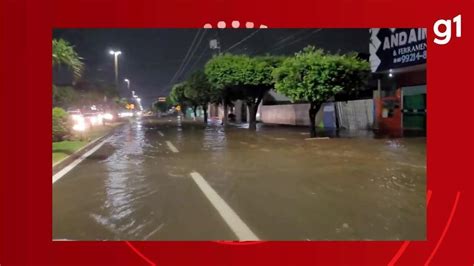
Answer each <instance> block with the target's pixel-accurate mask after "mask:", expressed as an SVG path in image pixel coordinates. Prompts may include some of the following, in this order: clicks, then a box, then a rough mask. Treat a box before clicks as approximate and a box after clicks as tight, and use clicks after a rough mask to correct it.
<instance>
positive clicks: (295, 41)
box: [270, 29, 322, 51]
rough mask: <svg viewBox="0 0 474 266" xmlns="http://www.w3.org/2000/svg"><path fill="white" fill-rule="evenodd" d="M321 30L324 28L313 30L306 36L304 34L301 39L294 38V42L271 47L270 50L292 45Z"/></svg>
mask: <svg viewBox="0 0 474 266" xmlns="http://www.w3.org/2000/svg"><path fill="white" fill-rule="evenodd" d="M321 30H322V29H317V30H313V31H312V32H311V33H309V34H308V35H305V36H303V37H301V38H299V39H296V40H294V41H292V42H290V43H288V44H285V45H280V46H279V47H275V48H273V49H271V50H270V51H276V50H280V49H281V48H283V47H287V46H290V45H292V44H295V43H297V42H299V41H302V40H304V39H306V38H308V37H309V36H311V35H313V34H315V33H318V32H320V31H321Z"/></svg>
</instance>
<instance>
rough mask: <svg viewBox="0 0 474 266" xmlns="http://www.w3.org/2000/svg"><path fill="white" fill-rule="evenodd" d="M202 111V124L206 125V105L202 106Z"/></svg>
mask: <svg viewBox="0 0 474 266" xmlns="http://www.w3.org/2000/svg"><path fill="white" fill-rule="evenodd" d="M202 110H203V112H204V124H207V105H203V106H202Z"/></svg>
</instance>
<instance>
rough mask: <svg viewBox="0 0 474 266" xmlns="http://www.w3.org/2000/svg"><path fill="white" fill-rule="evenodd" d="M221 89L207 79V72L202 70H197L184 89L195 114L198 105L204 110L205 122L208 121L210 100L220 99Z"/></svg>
mask: <svg viewBox="0 0 474 266" xmlns="http://www.w3.org/2000/svg"><path fill="white" fill-rule="evenodd" d="M219 92H220V91H219V90H218V89H216V88H215V87H213V86H212V85H211V84H210V83H209V81H208V80H207V76H206V74H204V72H202V71H198V72H195V73H193V74H192V75H191V77H190V78H189V79H188V81H187V86H186V87H185V89H184V96H185V97H186V99H188V101H189V102H190V103H191V104H192V107H193V111H194V115H195V116H196V109H197V107H198V106H201V107H202V110H203V112H204V123H207V106H208V104H209V103H210V102H216V101H218V99H219V97H220V94H219Z"/></svg>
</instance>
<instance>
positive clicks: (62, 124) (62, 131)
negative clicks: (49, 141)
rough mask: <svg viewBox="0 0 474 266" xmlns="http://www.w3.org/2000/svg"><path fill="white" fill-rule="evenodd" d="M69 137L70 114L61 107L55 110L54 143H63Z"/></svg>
mask: <svg viewBox="0 0 474 266" xmlns="http://www.w3.org/2000/svg"><path fill="white" fill-rule="evenodd" d="M68 135H69V127H68V114H67V112H66V111H64V109H62V108H60V107H54V108H53V141H61V140H64V139H65V138H66V136H68Z"/></svg>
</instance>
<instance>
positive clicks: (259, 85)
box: [205, 54, 282, 129]
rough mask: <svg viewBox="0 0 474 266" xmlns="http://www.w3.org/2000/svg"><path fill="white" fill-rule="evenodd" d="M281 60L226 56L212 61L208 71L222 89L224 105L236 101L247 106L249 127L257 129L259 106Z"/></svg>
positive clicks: (208, 74)
mask: <svg viewBox="0 0 474 266" xmlns="http://www.w3.org/2000/svg"><path fill="white" fill-rule="evenodd" d="M281 61H282V58H281V57H274V56H260V57H249V56H247V55H232V54H224V55H219V56H215V57H214V58H212V59H211V60H209V62H207V64H206V67H205V72H206V75H207V76H208V78H209V81H210V82H211V84H212V85H213V86H215V87H216V88H218V89H220V90H221V94H222V95H223V100H224V105H226V103H228V102H230V101H232V100H236V99H241V100H244V101H245V102H246V103H247V107H248V110H249V128H250V129H255V128H256V115H257V110H258V106H259V104H260V103H261V101H262V99H263V96H264V95H265V93H267V92H268V91H269V90H270V89H271V88H272V87H273V84H274V83H273V77H272V72H273V69H274V68H275V67H276V66H277V65H278V64H279V63H280V62H281ZM224 110H225V108H224Z"/></svg>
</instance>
